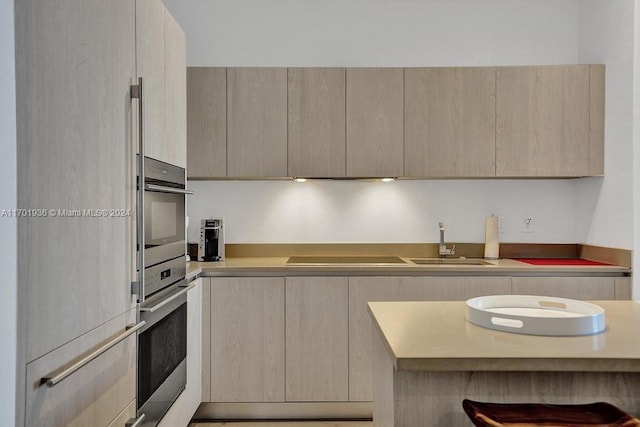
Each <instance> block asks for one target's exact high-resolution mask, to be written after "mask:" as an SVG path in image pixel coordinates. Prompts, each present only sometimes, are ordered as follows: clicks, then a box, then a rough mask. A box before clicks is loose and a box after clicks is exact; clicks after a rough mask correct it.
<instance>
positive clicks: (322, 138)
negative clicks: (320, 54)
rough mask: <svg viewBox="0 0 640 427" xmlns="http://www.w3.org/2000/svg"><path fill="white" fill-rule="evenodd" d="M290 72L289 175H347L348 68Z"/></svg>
mask: <svg viewBox="0 0 640 427" xmlns="http://www.w3.org/2000/svg"><path fill="white" fill-rule="evenodd" d="M288 72H289V81H288V90H289V95H288V99H289V101H288V102H289V108H288V110H289V120H288V125H289V146H288V158H289V162H288V163H289V165H288V167H289V176H303V177H336V176H337V177H340V176H344V175H345V69H344V68H289V71H288Z"/></svg>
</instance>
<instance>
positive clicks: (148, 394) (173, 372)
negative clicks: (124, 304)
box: [137, 280, 189, 426]
mask: <svg viewBox="0 0 640 427" xmlns="http://www.w3.org/2000/svg"><path fill="white" fill-rule="evenodd" d="M185 284H186V283H185V281H184V280H183V281H182V282H180V283H178V284H176V285H175V286H170V287H168V288H166V289H165V290H162V291H160V292H158V293H157V294H155V295H154V296H152V297H150V298H148V299H147V300H146V301H145V302H144V304H142V305H141V307H140V319H141V320H144V321H146V322H147V323H146V325H145V326H144V327H143V328H142V329H141V330H140V332H139V333H138V390H137V391H138V393H137V398H138V415H139V416H140V415H141V414H144V421H143V423H142V426H155V425H156V424H157V423H158V422H159V421H160V419H161V418H162V417H163V416H164V414H165V413H166V412H167V411H168V410H169V408H170V407H171V405H172V404H173V402H174V401H175V400H176V399H177V398H178V396H179V395H180V393H181V392H182V391H183V390H184V389H185V386H186V383H187V334H188V331H187V291H188V290H189V287H185V286H184V285H185Z"/></svg>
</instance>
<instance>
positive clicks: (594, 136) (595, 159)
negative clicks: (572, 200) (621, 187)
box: [589, 65, 606, 175]
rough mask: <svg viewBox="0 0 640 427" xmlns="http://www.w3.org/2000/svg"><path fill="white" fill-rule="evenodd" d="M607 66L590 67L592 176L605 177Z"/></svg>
mask: <svg viewBox="0 0 640 427" xmlns="http://www.w3.org/2000/svg"><path fill="white" fill-rule="evenodd" d="M605 80H606V79H605V66H604V65H590V66H589V84H590V88H589V120H590V121H589V131H590V148H591V151H590V153H589V156H590V157H589V162H590V169H589V174H590V175H604V103H605V85H606V81H605Z"/></svg>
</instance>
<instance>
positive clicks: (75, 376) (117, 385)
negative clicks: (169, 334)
mask: <svg viewBox="0 0 640 427" xmlns="http://www.w3.org/2000/svg"><path fill="white" fill-rule="evenodd" d="M135 318H136V316H135V310H131V311H129V312H127V313H125V314H122V315H120V316H118V317H117V318H115V319H113V320H111V321H109V322H107V323H105V324H104V325H102V326H99V327H98V328H96V329H94V330H92V331H90V332H88V333H86V334H85V335H82V336H81V337H79V338H77V339H75V340H73V341H71V342H70V343H68V344H66V345H64V346H62V347H60V348H58V349H56V350H54V351H52V352H50V353H48V354H46V355H44V356H43V357H41V358H39V359H36V360H35V361H33V362H31V363H29V364H27V379H26V381H27V384H26V420H25V425H27V426H40V425H48V426H106V425H109V424H110V423H111V422H112V421H114V420H115V419H118V418H120V417H121V416H122V413H123V411H125V410H126V409H127V408H129V407H130V405H131V402H132V401H134V400H135V397H136V389H135V387H136V334H133V335H130V336H129V337H127V338H125V339H124V340H123V341H121V342H120V343H118V344H116V345H115V346H113V347H111V348H110V349H109V350H107V351H105V352H104V353H102V354H101V355H100V356H98V357H97V358H95V359H94V360H92V361H91V362H89V363H87V364H86V365H84V366H83V367H81V368H80V369H78V370H77V371H75V372H74V373H72V374H71V375H69V376H68V377H66V378H65V379H63V380H62V381H60V382H59V383H57V384H56V385H54V386H52V387H49V386H47V385H46V384H41V378H43V377H45V376H48V375H49V374H50V373H52V372H54V371H56V370H58V369H59V368H60V367H62V366H65V365H67V364H68V363H69V362H71V361H73V360H75V359H77V358H78V357H79V356H81V355H83V354H85V353H87V352H89V351H92V350H93V349H95V348H97V347H99V346H101V345H102V344H104V343H105V342H108V341H110V340H111V339H112V338H115V337H116V336H117V335H118V334H121V333H123V332H124V331H125V326H126V325H128V324H133V323H135ZM134 409H135V405H134ZM134 412H135V410H134Z"/></svg>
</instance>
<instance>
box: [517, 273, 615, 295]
mask: <svg viewBox="0 0 640 427" xmlns="http://www.w3.org/2000/svg"><path fill="white" fill-rule="evenodd" d="M511 281H512V292H513V294H514V295H544V296H550V297H559V298H571V299H578V300H612V299H615V278H613V277H513V278H512V279H511Z"/></svg>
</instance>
